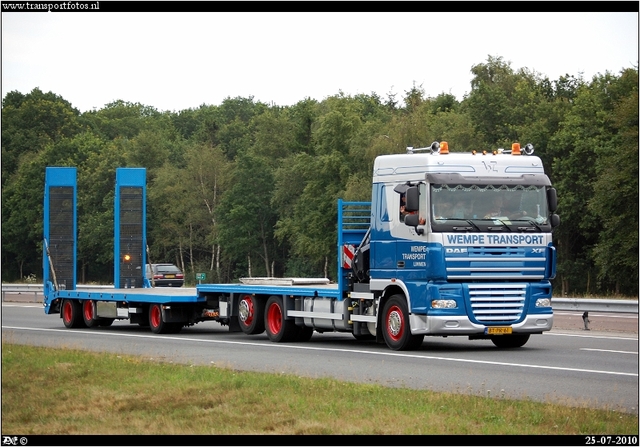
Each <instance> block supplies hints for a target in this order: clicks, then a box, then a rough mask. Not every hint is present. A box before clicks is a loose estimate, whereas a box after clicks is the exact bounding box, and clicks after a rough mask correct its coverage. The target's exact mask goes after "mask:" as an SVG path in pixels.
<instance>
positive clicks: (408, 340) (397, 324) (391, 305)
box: [382, 295, 424, 351]
mask: <svg viewBox="0 0 640 447" xmlns="http://www.w3.org/2000/svg"><path fill="white" fill-rule="evenodd" d="M382 335H383V337H384V341H385V343H386V344H387V346H388V347H389V348H390V349H393V350H394V351H409V350H413V349H417V348H418V347H420V345H422V341H423V340H424V335H413V334H411V328H410V326H409V310H408V308H407V301H406V300H405V298H404V296H403V295H393V296H391V298H389V299H388V300H387V302H386V303H385V305H384V310H383V312H382Z"/></svg>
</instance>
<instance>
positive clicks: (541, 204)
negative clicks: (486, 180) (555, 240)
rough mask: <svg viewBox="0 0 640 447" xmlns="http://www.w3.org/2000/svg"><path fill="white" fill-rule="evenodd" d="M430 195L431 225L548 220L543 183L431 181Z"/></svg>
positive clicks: (536, 222) (542, 221) (544, 222)
mask: <svg viewBox="0 0 640 447" xmlns="http://www.w3.org/2000/svg"><path fill="white" fill-rule="evenodd" d="M430 197H431V218H432V224H435V226H437V225H440V224H445V223H446V222H447V221H460V220H464V221H469V220H471V221H476V220H479V221H483V220H488V221H491V222H493V221H498V222H499V223H501V224H504V225H510V224H511V223H512V222H518V223H519V224H522V222H523V221H526V222H529V223H530V224H531V225H534V226H538V225H547V224H548V210H547V199H546V189H545V187H544V186H534V185H511V186H507V185H431V194H430ZM458 224H459V222H458ZM434 228H435V227H434ZM443 229H444V228H443Z"/></svg>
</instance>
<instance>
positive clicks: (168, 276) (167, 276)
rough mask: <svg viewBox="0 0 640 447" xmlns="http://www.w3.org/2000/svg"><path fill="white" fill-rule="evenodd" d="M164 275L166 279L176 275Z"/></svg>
mask: <svg viewBox="0 0 640 447" xmlns="http://www.w3.org/2000/svg"><path fill="white" fill-rule="evenodd" d="M164 277H165V278H167V279H173V278H175V277H176V275H164Z"/></svg>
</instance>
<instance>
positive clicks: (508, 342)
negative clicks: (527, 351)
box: [491, 334, 531, 348]
mask: <svg viewBox="0 0 640 447" xmlns="http://www.w3.org/2000/svg"><path fill="white" fill-rule="evenodd" d="M530 336H531V335H530V334H511V335H497V336H495V337H491V341H492V342H493V344H494V345H496V346H497V347H498V348H521V347H522V346H524V345H525V344H526V343H527V342H528V341H529V337H530Z"/></svg>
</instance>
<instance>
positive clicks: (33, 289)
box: [2, 284, 113, 303]
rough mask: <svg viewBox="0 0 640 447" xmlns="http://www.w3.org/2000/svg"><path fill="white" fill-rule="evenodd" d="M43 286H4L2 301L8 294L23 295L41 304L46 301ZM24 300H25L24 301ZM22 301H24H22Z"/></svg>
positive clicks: (89, 286)
mask: <svg viewBox="0 0 640 447" xmlns="http://www.w3.org/2000/svg"><path fill="white" fill-rule="evenodd" d="M43 289H44V287H43V285H42V284H2V301H3V302H4V301H6V297H5V295H6V294H13V295H21V296H22V297H24V298H26V299H27V300H29V301H30V302H33V303H39V302H42V300H43V299H44V293H43ZM76 289H79V290H87V289H113V286H101V285H95V284H78V285H77V286H76ZM24 298H23V299H24ZM21 301H22V300H21Z"/></svg>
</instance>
